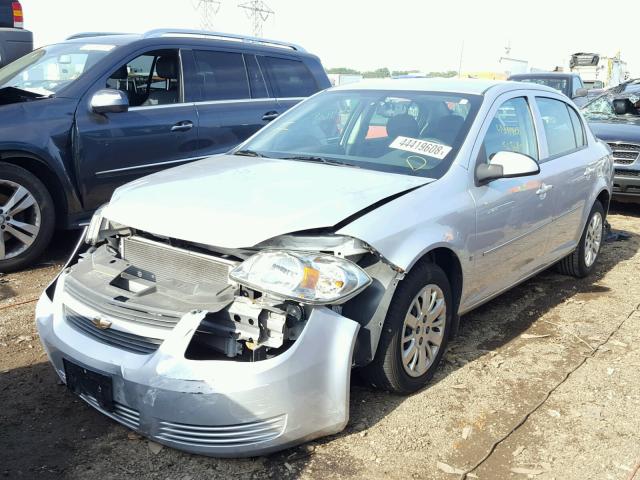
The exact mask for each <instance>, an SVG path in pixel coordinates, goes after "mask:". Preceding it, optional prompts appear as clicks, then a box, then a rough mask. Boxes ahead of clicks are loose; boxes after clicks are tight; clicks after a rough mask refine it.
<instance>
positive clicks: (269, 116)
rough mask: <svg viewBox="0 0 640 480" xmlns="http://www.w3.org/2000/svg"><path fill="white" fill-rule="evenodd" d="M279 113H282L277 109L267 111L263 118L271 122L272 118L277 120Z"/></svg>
mask: <svg viewBox="0 0 640 480" xmlns="http://www.w3.org/2000/svg"><path fill="white" fill-rule="evenodd" d="M278 115H280V114H279V113H278V112H276V111H275V110H274V111H272V112H267V113H265V114H264V115H263V116H262V120H264V121H265V122H270V121H271V120H275V119H276V118H278Z"/></svg>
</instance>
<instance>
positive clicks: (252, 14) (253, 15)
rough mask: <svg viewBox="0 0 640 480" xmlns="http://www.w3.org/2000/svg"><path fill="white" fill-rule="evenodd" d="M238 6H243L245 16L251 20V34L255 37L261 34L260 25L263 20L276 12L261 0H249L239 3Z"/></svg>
mask: <svg viewBox="0 0 640 480" xmlns="http://www.w3.org/2000/svg"><path fill="white" fill-rule="evenodd" d="M238 8H244V9H245V10H246V14H247V17H249V18H250V19H251V21H252V22H253V35H254V36H256V37H261V36H262V26H263V24H264V22H266V21H267V19H268V18H269V17H270V16H271V15H275V13H276V12H274V11H273V10H271V7H269V5H267V4H266V3H265V2H263V1H262V0H249V1H248V2H245V3H241V4H239V5H238Z"/></svg>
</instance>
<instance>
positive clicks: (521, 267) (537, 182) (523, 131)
mask: <svg viewBox="0 0 640 480" xmlns="http://www.w3.org/2000/svg"><path fill="white" fill-rule="evenodd" d="M509 96H511V98H509ZM532 101H533V99H532V98H531V97H529V96H527V95H521V96H513V94H510V95H507V96H503V97H500V99H498V100H497V101H496V104H495V105H494V107H493V110H492V113H490V114H489V116H488V118H487V121H486V122H485V125H484V126H483V131H484V133H483V134H482V133H481V135H482V136H481V138H483V142H482V144H481V146H480V147H479V148H478V153H477V157H476V158H477V162H476V164H475V165H474V172H475V167H476V165H477V163H482V162H487V161H488V160H489V159H490V158H491V157H492V155H493V154H495V153H497V152H500V151H511V152H518V153H522V154H525V155H528V156H530V157H532V158H534V159H535V160H539V159H540V154H541V150H542V149H541V144H540V139H539V138H538V136H537V135H536V133H537V131H536V130H537V129H536V121H535V116H534V112H535V111H534V110H533V109H532V105H531V102H532ZM548 182H549V174H548V172H547V168H545V166H544V164H543V165H541V172H540V173H539V174H537V175H531V176H526V177H520V178H502V179H499V180H494V181H492V182H489V183H488V184H486V185H480V186H474V188H472V189H471V194H472V196H473V198H474V200H475V203H476V225H477V235H476V239H475V245H474V247H473V251H474V252H475V277H476V278H477V281H475V282H472V283H473V284H474V285H475V287H474V290H475V291H472V292H471V294H472V298H473V300H472V302H473V301H479V300H481V299H484V298H487V297H489V296H491V295H493V294H496V293H498V292H500V291H502V290H504V289H505V288H508V287H509V286H512V285H513V284H514V283H516V282H517V281H518V280H520V279H522V278H523V277H525V276H527V275H529V274H531V273H533V272H535V271H536V270H537V269H539V268H540V267H541V266H543V265H544V264H545V262H546V258H547V240H548V236H549V229H550V224H551V221H552V217H553V198H552V197H553V192H552V191H551V189H550V188H549V185H548Z"/></svg>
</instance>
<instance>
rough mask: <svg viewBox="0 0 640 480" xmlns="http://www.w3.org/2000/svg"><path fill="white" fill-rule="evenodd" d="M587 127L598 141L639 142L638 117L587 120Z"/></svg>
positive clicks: (639, 120)
mask: <svg viewBox="0 0 640 480" xmlns="http://www.w3.org/2000/svg"><path fill="white" fill-rule="evenodd" d="M587 120H588V121H589V127H591V131H592V132H593V134H594V135H595V136H596V137H597V138H599V139H600V140H604V141H605V142H606V141H626V142H633V143H638V142H640V118H639V117H631V116H629V117H612V118H610V119H598V120H589V119H587Z"/></svg>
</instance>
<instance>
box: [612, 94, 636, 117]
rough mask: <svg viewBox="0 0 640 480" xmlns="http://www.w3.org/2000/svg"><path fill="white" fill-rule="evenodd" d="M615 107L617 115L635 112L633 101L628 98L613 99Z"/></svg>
mask: <svg viewBox="0 0 640 480" xmlns="http://www.w3.org/2000/svg"><path fill="white" fill-rule="evenodd" d="M613 109H614V110H615V112H616V115H626V114H627V113H633V110H632V105H631V102H630V101H629V100H627V99H626V98H616V99H615V100H614V101H613Z"/></svg>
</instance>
